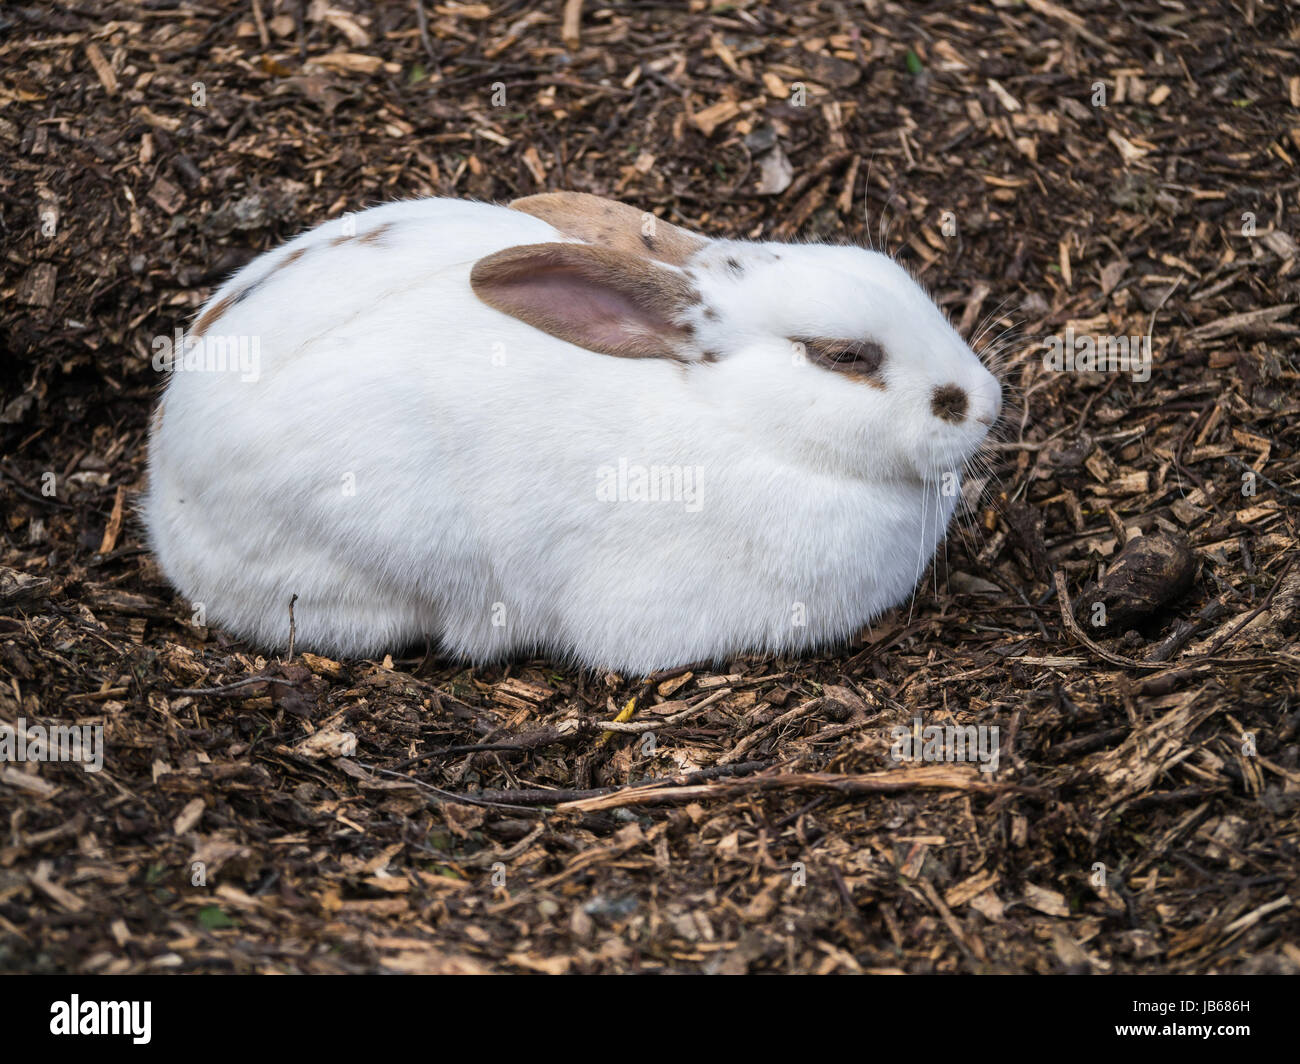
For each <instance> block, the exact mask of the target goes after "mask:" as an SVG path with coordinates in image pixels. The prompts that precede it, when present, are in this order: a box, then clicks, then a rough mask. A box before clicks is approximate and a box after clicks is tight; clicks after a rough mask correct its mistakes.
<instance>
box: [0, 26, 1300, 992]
mask: <svg viewBox="0 0 1300 1064" xmlns="http://www.w3.org/2000/svg"><path fill="white" fill-rule="evenodd" d="M562 7H563V5H562V4H560V3H554V4H548V5H544V6H535V5H531V4H528V3H526V2H523V0H506V2H505V3H490V4H478V3H453V2H451V0H448V2H447V3H445V4H426V5H425V7H424V10H423V12H421V14H422V15H423V16H425V21H426V22H427V31H425V32H422V31H421V20H419V19H417V7H416V5H415V4H414V3H412V2H410V0H406V2H384V3H374V4H370V3H361V2H359V0H334V3H333V6H332V7H331V6H329V5H327V4H325V3H323V2H320V3H315V2H313V3H298V2H296V0H239V2H233V0H203V2H202V3H188V2H175V0H145V2H142V3H134V2H124V0H123V2H114V0H107V2H102V3H94V4H92V3H90V2H88V0H87V2H82V3H80V4H78V3H75V2H74V3H60V4H58V5H54V6H52V5H48V4H24V3H21V2H20V3H16V4H15V3H11V4H6V5H5V6H4V7H3V8H2V9H0V53H2V54H3V69H2V73H0V161H2V163H3V165H2V166H0V233H2V234H3V249H4V254H3V263H2V264H0V269H2V270H3V274H2V276H0V296H2V298H3V311H2V312H0V327H2V331H0V336H3V343H4V348H5V351H6V354H5V355H4V361H3V366H2V368H0V389H2V392H0V506H2V514H0V516H2V518H3V539H2V540H0V567H2V568H0V722H3V723H8V724H13V723H15V722H17V721H18V720H19V719H22V720H24V721H25V722H26V724H27V725H28V726H29V727H30V726H33V725H44V726H48V725H55V724H72V723H76V724H85V725H103V727H104V729H105V741H106V758H105V764H104V768H103V771H101V772H97V773H90V772H85V771H83V769H82V768H81V767H80V766H78V765H75V764H37V763H24V764H5V765H0V826H2V828H3V834H2V835H0V969H6V970H20V971H63V972H142V971H211V972H228V971H236V972H270V971H304V972H358V971H362V972H365V971H478V970H492V971H503V970H504V971H511V970H513V971H519V970H534V971H547V972H564V971H574V972H623V971H708V972H714V971H723V972H739V971H799V972H827V971H859V970H868V971H881V970H885V971H892V970H901V971H907V972H955V971H963V972H992V971H1000V972H1059V971H1093V972H1132V971H1140V972H1155V971H1160V972H1263V971H1283V972H1300V949H1298V948H1297V946H1296V942H1297V941H1298V940H1300V914H1298V913H1297V909H1296V907H1295V899H1298V898H1300V738H1298V736H1297V727H1298V725H1300V706H1298V705H1297V682H1298V681H1297V678H1298V677H1300V668H1298V666H1300V644H1298V643H1297V620H1298V618H1297V603H1298V602H1300V571H1297V569H1296V568H1295V566H1294V562H1295V559H1296V556H1297V542H1296V536H1297V528H1296V521H1297V514H1298V513H1300V508H1298V507H1297V502H1298V501H1300V457H1298V455H1297V448H1298V447H1300V399H1298V398H1297V389H1296V383H1297V364H1296V336H1297V332H1298V331H1300V326H1298V324H1297V323H1298V322H1300V317H1298V316H1297V315H1296V313H1295V311H1296V307H1297V305H1300V271H1298V269H1297V259H1298V258H1300V255H1298V252H1297V243H1296V240H1295V238H1294V237H1295V234H1296V232H1297V219H1298V218H1300V171H1298V170H1297V165H1296V161H1297V158H1298V157H1300V56H1298V54H1297V53H1298V52H1300V21H1298V20H1297V15H1296V11H1295V9H1294V8H1291V7H1289V6H1288V5H1287V4H1286V3H1283V2H1281V0H1269V2H1265V0H1257V2H1254V0H1252V2H1247V0H1243V2H1242V3H1240V4H1233V3H1214V2H1198V3H1192V4H1168V3H1163V2H1157V0H1129V2H1125V3H1122V4H1121V3H1110V2H1100V0H1099V2H1085V3H1081V4H1070V5H1066V6H1058V5H1057V4H1055V3H1051V2H1049V0H1025V2H1017V0H986V2H982V3H981V2H973V3H936V4H915V5H906V6H904V5H901V4H897V3H889V2H884V0H862V2H853V3H850V2H849V0H843V2H837V0H824V2H809V3H804V4H799V3H790V2H785V0H782V2H777V3H773V4H765V5H758V4H750V3H744V2H742V3H738V4H728V3H719V4H717V5H716V6H713V7H710V6H709V4H708V3H706V2H704V0H690V2H689V3H674V4H664V5H642V4H619V5H600V6H594V5H589V6H588V8H587V10H585V11H584V12H582V16H581V21H580V24H579V25H580V36H579V39H578V41H577V42H573V41H569V42H566V40H565V35H564V29H563V25H562V19H561V12H562ZM349 12H354V13H349ZM575 43H576V47H575V46H574V44H575ZM1103 93H1104V101H1103V100H1102V98H1101V95H1102V94H1103ZM1103 104H1104V105H1103ZM778 152H779V153H781V154H780V155H778V154H776V153H778ZM785 161H788V169H787V166H786V164H785ZM549 188H567V189H576V190H583V191H590V192H597V193H599V194H601V195H606V196H611V197H615V198H619V199H623V200H626V201H629V202H632V203H634V204H637V205H638V206H640V207H643V208H645V209H652V210H654V211H656V212H657V213H660V214H662V215H663V216H664V217H665V218H667V219H670V220H672V221H675V222H678V223H680V224H683V225H686V226H688V227H690V228H694V229H698V230H701V231H704V232H708V233H719V234H723V233H725V234H730V235H741V236H749V237H757V238H765V239H795V238H798V239H824V240H834V241H843V240H851V241H856V242H863V243H866V242H867V241H868V240H870V241H871V242H873V243H875V244H876V245H877V246H879V245H882V244H883V245H884V246H885V247H887V248H888V250H890V251H891V252H894V253H896V254H898V255H899V257H900V259H901V260H902V261H903V262H905V263H906V264H907V265H908V266H909V267H910V268H911V269H913V270H914V271H915V272H916V273H917V274H918V275H919V276H920V278H921V279H922V280H923V281H924V282H925V283H926V284H927V285H929V287H930V288H931V289H932V290H933V292H934V293H935V296H936V299H937V300H938V302H939V303H940V304H941V305H942V306H943V307H944V308H945V310H947V311H948V312H949V313H950V315H951V316H952V318H953V320H954V321H956V322H959V323H960V325H961V328H962V329H963V331H964V332H966V333H967V334H969V335H974V334H975V333H976V332H977V331H978V330H979V329H980V328H981V326H986V328H985V331H984V333H983V335H982V337H981V338H980V341H979V345H978V346H980V347H981V348H984V349H986V350H988V351H989V355H990V357H991V358H997V359H998V360H999V361H1000V363H1001V364H1002V365H1003V370H1002V372H1003V375H1004V378H1005V380H1006V382H1007V384H1008V388H1009V390H1010V392H1011V394H1012V395H1013V396H1014V397H1015V398H1016V402H1017V403H1018V408H1017V409H1016V410H1014V411H1013V412H1011V413H1009V414H1008V416H1007V418H1006V422H1005V424H1004V425H1003V426H1002V427H1001V432H1000V439H1001V442H1000V443H998V444H997V445H996V446H995V447H993V448H991V449H990V451H989V454H988V459H989V462H988V479H987V480H985V477H984V474H983V473H981V474H980V476H979V477H977V478H975V479H974V480H973V481H972V482H971V483H970V484H969V485H968V486H969V487H970V488H971V489H972V490H971V492H970V495H971V505H970V508H969V510H968V512H967V513H966V515H965V516H964V518H963V521H962V523H961V527H960V528H959V529H955V530H954V535H953V537H952V538H951V540H950V541H949V544H948V546H947V550H946V552H944V554H943V555H941V557H940V559H939V561H938V562H937V563H936V567H935V571H934V572H933V573H932V574H928V575H927V577H926V579H925V581H924V582H923V584H922V586H921V588H920V590H919V592H918V594H917V597H916V600H915V602H914V603H913V604H912V605H911V607H910V608H909V607H905V608H903V609H901V610H899V611H897V612H896V613H894V614H891V615H889V616H887V617H886V618H884V619H883V621H881V622H880V623H877V624H876V625H874V626H873V627H872V629H871V631H870V632H863V633H862V635H861V636H860V637H859V638H858V639H857V640H855V641H854V643H853V645H851V646H848V647H845V648H842V649H841V650H840V651H838V652H836V653H833V654H827V655H825V656H823V657H820V658H816V659H799V660H775V661H773V660H761V659H745V660H739V661H736V662H734V663H731V664H729V665H728V666H727V668H726V669H725V670H718V669H697V670H693V671H691V672H689V673H682V674H680V675H677V676H671V677H655V678H652V679H651V680H650V681H647V679H646V678H645V677H639V676H614V675H592V674H584V673H579V672H577V671H574V670H571V669H566V668H562V667H560V666H558V665H557V664H556V663H553V662H548V661H542V660H534V661H520V662H515V663H512V664H510V665H509V666H506V667H497V668H473V669H470V668H465V667H464V666H463V665H461V664H458V663H455V662H450V661H446V660H444V659H440V658H438V657H437V654H436V648H433V650H432V651H431V652H430V653H429V654H428V655H419V656H416V657H411V658H399V659H396V660H391V659H390V660H385V661H383V662H370V661H344V662H332V661H328V660H325V659H322V658H316V657H312V656H310V655H305V654H297V655H295V656H294V657H293V659H292V661H290V662H282V661H279V660H267V659H266V658H264V657H261V656H259V654H258V652H257V649H256V648H252V647H248V646H245V645H241V644H239V643H235V642H232V641H231V640H230V639H229V638H227V637H226V636H225V635H223V633H221V632H220V631H217V630H207V629H203V628H199V627H196V626H195V625H194V624H193V623H192V618H191V612H190V607H189V605H188V604H187V603H185V602H184V601H181V600H179V599H178V598H176V597H175V596H174V595H173V594H172V593H171V591H170V590H169V589H168V587H167V586H166V585H165V583H164V582H163V580H162V579H161V576H160V574H159V572H158V570H157V568H156V567H155V566H154V564H153V563H152V562H151V560H150V558H149V556H148V554H147V553H146V552H145V551H144V549H143V546H142V539H141V535H140V529H139V527H138V524H137V523H136V521H135V519H134V518H133V506H134V504H135V501H136V498H137V496H138V493H139V491H140V488H141V486H142V482H143V477H144V461H145V441H146V438H147V431H148V423H149V414H150V409H151V405H152V402H153V399H154V397H155V395H156V392H157V390H158V387H159V383H160V382H159V379H158V374H157V373H155V372H154V370H153V369H152V368H151V365H150V355H151V346H150V345H151V341H152V339H153V337H155V336H160V335H164V336H165V335H171V333H172V331H173V330H174V329H175V328H178V327H183V326H184V325H185V324H186V323H187V322H188V321H189V320H190V318H191V317H192V315H193V313H194V312H195V311H196V310H197V308H198V307H199V306H200V305H201V304H202V302H203V301H204V300H205V299H206V298H207V296H208V295H209V294H210V293H211V292H212V290H213V287H214V286H215V285H216V284H218V283H219V282H220V281H221V279H223V278H224V277H225V276H227V275H228V274H229V273H230V271H231V270H233V269H234V268H236V267H238V266H239V265H241V264H242V263H244V262H246V261H247V260H248V259H250V258H251V257H253V256H255V255H257V254H258V253H260V252H262V251H264V250H266V249H268V248H271V247H274V246H275V245H277V244H278V243H280V242H281V241H283V240H284V239H286V238H287V237H290V236H292V235H293V234H295V233H297V232H299V231H301V230H303V229H305V228H308V227H311V226H313V225H316V224H318V223H320V222H321V221H324V220H326V219H328V218H331V217H336V216H338V215H339V214H340V213H342V212H345V211H349V210H356V209H360V208H363V207H365V206H368V205H370V204H373V203H377V202H381V201H387V200H391V199H395V198H399V197H415V196H428V195H444V196H463V197H475V198H480V199H488V200H500V201H505V200H508V199H510V198H511V197H514V196H516V195H521V194H528V193H532V192H535V191H538V190H541V189H549ZM1067 328H1072V329H1073V330H1074V332H1075V333H1077V334H1089V335H1095V334H1107V335H1109V334H1113V335H1117V336H1139V335H1146V334H1147V333H1148V330H1151V334H1152V350H1153V362H1152V366H1151V375H1150V379H1149V380H1145V381H1141V380H1135V379H1134V375H1133V374H1130V373H1122V372H1120V373H1117V372H1110V373H1083V372H1050V371H1048V370H1047V369H1046V368H1045V366H1044V361H1043V350H1044V349H1043V346H1042V345H1041V344H1040V343H1039V342H1038V341H1039V340H1040V339H1041V338H1043V337H1050V336H1057V335H1064V333H1065V330H1066V329H1067ZM980 488H983V491H982V493H981V492H980V491H979V490H978V489H980ZM1139 533H1141V535H1139ZM1154 536H1168V538H1169V540H1170V541H1171V543H1172V544H1173V545H1172V546H1165V547H1162V548H1161V550H1155V551H1152V550H1146V551H1137V548H1136V547H1132V546H1130V551H1137V554H1136V556H1135V555H1134V554H1132V553H1129V554H1127V555H1126V558H1129V559H1132V561H1131V563H1130V562H1126V564H1125V565H1124V566H1116V567H1115V571H1114V572H1112V573H1110V574H1109V575H1108V579H1109V581H1110V583H1109V584H1107V583H1105V582H1103V585H1102V586H1101V587H1099V588H1098V589H1096V590H1090V589H1089V585H1090V584H1092V583H1093V582H1095V581H1096V580H1097V578H1098V577H1099V575H1101V574H1103V573H1104V572H1105V571H1106V569H1107V568H1108V567H1109V566H1111V565H1112V563H1114V562H1115V560H1116V558H1117V557H1118V555H1119V552H1120V551H1121V550H1122V549H1124V546H1125V544H1126V543H1129V544H1130V545H1131V544H1132V542H1133V541H1135V540H1140V539H1145V538H1146V537H1154ZM1163 543H1164V539H1163V538H1162V539H1160V540H1152V541H1151V542H1150V544H1149V545H1150V546H1159V545H1160V544H1163ZM1143 546H1144V547H1145V546H1148V545H1147V544H1144V545H1143ZM1184 548H1185V549H1186V551H1188V552H1189V553H1188V554H1186V555H1185V556H1182V557H1181V560H1180V557H1179V556H1178V552H1179V551H1182V550H1183V549H1184ZM1180 566H1181V572H1180ZM1061 590H1064V592H1065V593H1066V595H1068V596H1069V598H1070V599H1072V600H1073V599H1079V598H1080V596H1083V595H1086V596H1087V597H1086V598H1085V599H1083V600H1082V603H1083V605H1085V606H1086V607H1087V608H1086V609H1081V610H1080V611H1079V612H1078V615H1077V616H1078V620H1077V621H1076V620H1075V618H1074V615H1072V614H1071V615H1066V614H1063V612H1062V610H1061V606H1062V602H1061V600H1060V593H1059V592H1060V591H1061ZM701 594H702V595H703V594H708V589H707V588H701ZM1099 602H1100V603H1102V604H1103V606H1105V604H1106V603H1110V604H1112V605H1114V604H1117V603H1118V604H1121V605H1122V613H1121V617H1122V622H1123V623H1115V618H1114V616H1111V617H1110V618H1109V619H1108V622H1107V623H1104V624H1093V623H1092V622H1093V621H1094V620H1097V618H1096V617H1095V616H1094V608H1095V606H1096V604H1097V603H1099ZM1067 617H1068V623H1067ZM253 677H259V678H261V679H258V680H256V681H254V682H246V681H248V680H249V679H250V678H253ZM633 695H639V697H638V700H637V705H636V707H635V712H634V713H633V715H632V716H631V718H630V725H632V726H636V725H647V724H653V725H654V727H653V734H654V742H653V744H650V743H648V742H647V740H646V738H645V734H644V733H641V734H629V733H627V732H620V733H618V734H616V735H614V736H612V737H610V738H608V739H606V738H605V737H604V732H605V731H606V729H604V728H603V727H601V724H602V723H604V722H608V721H611V720H613V718H614V716H615V715H616V714H617V713H618V712H619V711H620V710H622V709H623V708H624V706H625V705H626V703H627V702H628V700H629V699H630V698H631V697H632V696H633ZM705 699H710V700H711V701H709V702H708V704H707V705H700V703H702V702H703V701H704V700H705ZM661 702H671V703H673V704H672V705H669V706H666V707H661V706H659V705H658V703H661ZM678 712H680V713H683V716H682V717H681V718H680V719H678V720H676V721H668V722H666V723H665V722H662V721H663V719H664V718H666V717H668V716H670V715H672V714H674V713H678ZM915 717H921V718H923V720H924V721H925V723H926V724H927V725H929V724H940V725H944V724H953V723H956V724H962V725H967V724H970V725H985V726H997V727H998V728H999V735H1000V742H1001V759H1000V764H999V767H998V770H997V771H996V772H995V773H984V772H981V771H980V770H979V769H978V768H977V767H976V766H975V765H971V764H937V765H936V764H913V763H898V762H896V761H895V760H893V759H892V758H891V738H890V736H891V731H892V729H893V728H894V727H896V726H900V725H909V724H910V722H911V721H912V720H913V719H914V718H915ZM657 720H658V721H660V723H655V722H656V721H657ZM353 743H355V748H353Z"/></svg>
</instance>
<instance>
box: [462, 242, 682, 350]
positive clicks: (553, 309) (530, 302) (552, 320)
mask: <svg viewBox="0 0 1300 1064" xmlns="http://www.w3.org/2000/svg"><path fill="white" fill-rule="evenodd" d="M565 278H567V279H571V280H575V281H578V282H580V283H583V284H586V285H590V286H591V287H592V288H593V289H600V288H604V289H606V290H608V291H609V292H610V293H613V294H616V295H618V296H620V297H622V298H623V299H625V300H627V301H628V303H629V304H631V305H633V306H635V307H636V308H637V309H638V310H639V312H640V313H641V315H642V316H644V317H645V318H647V319H649V320H650V321H651V322H653V323H654V325H653V328H652V329H651V330H647V331H644V332H639V331H637V330H635V329H634V330H630V331H629V334H628V335H627V336H625V338H624V339H623V340H622V341H620V342H617V343H616V342H613V341H608V342H603V341H600V340H593V336H592V331H591V330H590V329H589V328H588V325H589V323H587V322H584V321H583V320H581V319H580V318H575V317H574V316H573V315H572V314H566V312H565V311H566V308H564V307H559V306H555V305H554V304H552V303H550V302H548V301H546V300H545V299H542V300H538V299H536V298H535V293H530V291H529V289H530V287H531V286H534V285H539V284H544V283H545V282H546V281H547V280H548V279H551V280H563V279H565ZM469 281H470V286H471V287H472V288H473V289H474V294H475V295H476V296H478V298H479V299H481V300H482V301H483V302H484V303H486V304H487V305H488V306H490V307H494V308H495V309H497V310H499V311H501V312H502V313H503V314H509V315H510V316H511V317H512V318H517V319H518V320H520V321H522V322H524V323H526V324H528V325H531V326H532V327H533V328H535V329H540V330H541V331H542V332H545V333H549V334H550V335H551V336H556V337H559V338H560V339H561V340H567V341H568V342H569V343H573V344H577V345H578V346H579V347H585V348H587V349H588V350H589V351H598V352H600V353H601V354H606V355H616V356H618V357H620V358H672V359H678V360H683V361H685V360H686V359H685V357H684V355H683V354H682V351H681V348H682V345H683V344H685V342H686V341H687V340H688V338H689V333H688V331H687V328H686V327H685V326H682V325H679V324H677V320H678V319H679V318H680V317H681V315H682V312H683V311H684V310H686V309H688V308H689V307H690V305H691V304H692V303H694V302H696V301H697V300H698V299H699V293H698V292H697V291H696V290H695V289H694V288H693V287H692V286H691V285H690V284H689V283H688V282H687V281H686V280H685V278H683V277H681V276H680V275H679V274H676V273H674V272H673V271H671V270H665V269H663V268H661V267H659V266H657V265H655V264H654V263H653V262H651V261H649V260H648V259H646V258H645V257H644V256H642V255H630V254H627V253H626V252H623V251H618V250H613V249H610V248H603V247H592V246H589V245H586V244H524V245H521V246H520V247H513V248H506V249H504V250H503V251H498V252H496V253H495V254H492V255H488V256H487V257H486V258H482V259H479V261H478V262H476V263H475V264H474V268H473V270H471V271H470V275H469ZM530 297H531V298H530ZM584 330H586V331H584Z"/></svg>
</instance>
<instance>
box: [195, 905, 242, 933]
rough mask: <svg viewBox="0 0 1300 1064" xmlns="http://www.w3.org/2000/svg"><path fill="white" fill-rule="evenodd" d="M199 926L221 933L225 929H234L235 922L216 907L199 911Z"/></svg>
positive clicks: (212, 906)
mask: <svg viewBox="0 0 1300 1064" xmlns="http://www.w3.org/2000/svg"><path fill="white" fill-rule="evenodd" d="M199 924H200V925H202V927H203V928H204V929H205V930H207V931H219V930H221V929H222V928H224V927H234V926H235V921H234V920H232V919H231V918H230V917H229V916H227V915H226V914H225V913H223V912H222V911H221V910H220V909H218V908H217V907H216V906H215V905H209V906H208V907H207V908H206V909H200V910H199Z"/></svg>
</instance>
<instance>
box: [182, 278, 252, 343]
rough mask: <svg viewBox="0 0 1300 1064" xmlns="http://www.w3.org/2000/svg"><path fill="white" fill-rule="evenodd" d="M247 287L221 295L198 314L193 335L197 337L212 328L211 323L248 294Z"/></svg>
mask: <svg viewBox="0 0 1300 1064" xmlns="http://www.w3.org/2000/svg"><path fill="white" fill-rule="evenodd" d="M248 292H249V289H247V288H245V289H243V290H241V291H239V292H231V293H230V294H229V295H227V296H223V297H222V298H221V299H219V300H217V302H215V303H213V304H212V305H211V306H210V307H208V309H207V310H205V311H204V312H203V314H202V315H200V317H199V320H198V321H196V322H195V323H194V336H195V337H199V336H202V335H203V334H204V333H206V332H207V331H208V330H209V329H210V328H212V323H213V322H215V321H216V320H217V319H218V318H220V317H221V316H222V315H223V314H225V313H226V311H228V310H229V309H230V308H231V307H233V306H235V304H237V303H238V302H239V301H240V300H241V299H243V298H244V297H245V296H247V295H248Z"/></svg>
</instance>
